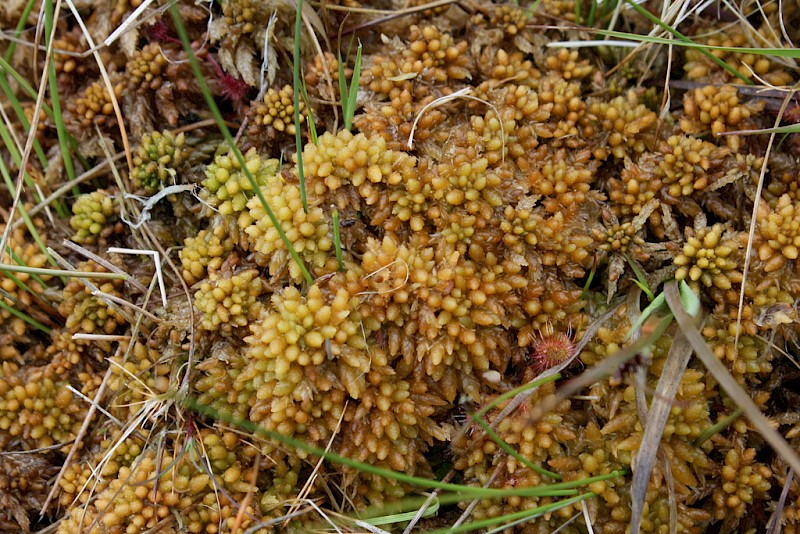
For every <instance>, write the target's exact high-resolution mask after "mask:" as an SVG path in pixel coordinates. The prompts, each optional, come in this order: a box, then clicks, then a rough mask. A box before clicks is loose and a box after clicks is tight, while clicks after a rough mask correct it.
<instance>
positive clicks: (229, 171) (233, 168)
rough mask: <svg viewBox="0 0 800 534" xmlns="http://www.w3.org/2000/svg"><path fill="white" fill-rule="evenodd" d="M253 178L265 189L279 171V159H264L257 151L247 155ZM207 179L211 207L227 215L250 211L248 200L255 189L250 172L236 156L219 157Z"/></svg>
mask: <svg viewBox="0 0 800 534" xmlns="http://www.w3.org/2000/svg"><path fill="white" fill-rule="evenodd" d="M243 156H244V160H245V165H247V170H248V171H249V172H250V175H251V176H252V177H253V178H254V179H255V183H256V186H261V185H263V184H265V183H267V181H268V180H269V179H270V178H272V177H274V176H275V175H276V173H277V172H278V160H276V159H267V160H264V159H262V158H261V156H259V155H258V152H256V150H255V148H251V149H250V150H248V151H247V153H246V154H244V155H243ZM205 174H206V179H205V180H203V187H204V188H205V191H204V193H205V195H206V198H207V199H208V202H209V204H211V206H213V207H214V208H216V209H217V210H218V211H219V213H221V214H223V215H236V216H238V215H239V214H240V213H242V212H244V211H246V208H247V201H248V199H250V197H253V196H255V189H254V187H253V184H252V183H251V182H250V179H249V178H248V177H247V173H246V172H245V171H244V170H243V169H242V167H241V165H240V164H239V159H238V158H236V157H235V156H234V155H233V154H219V155H217V156H216V157H215V158H214V163H211V164H210V165H209V166H208V167H207V168H206V171H205Z"/></svg>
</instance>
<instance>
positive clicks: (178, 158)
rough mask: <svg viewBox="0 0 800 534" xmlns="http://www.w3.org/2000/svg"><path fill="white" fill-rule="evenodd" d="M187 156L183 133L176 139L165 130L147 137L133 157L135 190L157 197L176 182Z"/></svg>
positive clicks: (143, 137)
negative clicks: (162, 189)
mask: <svg viewBox="0 0 800 534" xmlns="http://www.w3.org/2000/svg"><path fill="white" fill-rule="evenodd" d="M188 153H189V149H188V147H187V146H186V135H185V134H184V133H179V134H178V135H174V134H173V133H172V132H171V131H169V130H164V131H163V132H158V131H153V132H150V133H147V134H144V135H143V136H142V142H141V144H140V145H139V147H138V148H137V149H136V154H135V155H134V156H133V165H134V168H133V172H132V173H131V181H132V183H133V186H134V187H135V188H136V189H143V190H144V191H145V192H146V193H148V194H153V193H156V192H157V191H159V190H160V189H161V188H162V187H163V186H164V185H165V184H168V183H169V181H170V178H172V179H173V181H175V174H176V172H175V171H176V169H177V168H178V167H179V166H180V165H181V164H182V163H183V162H184V160H185V159H186V157H187V155H188Z"/></svg>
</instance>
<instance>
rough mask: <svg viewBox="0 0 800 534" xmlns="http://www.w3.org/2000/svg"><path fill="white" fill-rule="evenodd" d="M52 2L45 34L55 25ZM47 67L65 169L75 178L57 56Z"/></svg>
mask: <svg viewBox="0 0 800 534" xmlns="http://www.w3.org/2000/svg"><path fill="white" fill-rule="evenodd" d="M52 3H53V0H46V1H45V6H46V11H45V18H44V27H45V35H50V31H51V28H52V26H53V12H52V10H51V9H50V7H52ZM48 6H49V7H48ZM47 68H48V69H49V71H50V74H49V75H48V77H47V81H48V82H49V84H50V103H51V106H52V107H53V120H54V122H55V123H56V132H57V133H58V145H59V147H61V158H62V159H63V160H64V169H65V170H66V171H67V177H69V179H70V180H74V179H75V166H74V165H73V164H72V158H71V157H70V153H69V147H68V144H69V142H68V140H67V137H68V136H69V134H68V133H67V128H66V127H65V126H64V116H63V115H62V114H61V99H60V98H59V96H58V78H57V76H56V62H55V58H52V57H51V58H50V64H49V65H48V66H47Z"/></svg>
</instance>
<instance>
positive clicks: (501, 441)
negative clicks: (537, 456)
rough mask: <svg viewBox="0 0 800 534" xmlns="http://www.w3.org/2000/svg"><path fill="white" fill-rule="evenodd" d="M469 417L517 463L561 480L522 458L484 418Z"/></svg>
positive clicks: (472, 415) (558, 476)
mask: <svg viewBox="0 0 800 534" xmlns="http://www.w3.org/2000/svg"><path fill="white" fill-rule="evenodd" d="M469 416H470V417H471V418H472V420H473V421H475V422H476V423H477V424H478V426H480V427H481V428H482V429H483V431H484V432H486V435H487V436H489V437H490V438H491V439H492V441H494V442H495V443H497V445H498V446H499V447H500V448H501V449H503V450H504V451H506V453H508V454H510V455H511V456H513V457H514V458H516V459H517V461H519V462H521V463H522V464H523V465H525V467H527V468H528V469H530V470H531V471H534V472H536V473H539V474H540V475H544V476H546V477H550V478H554V479H556V480H561V475H559V474H558V473H553V472H552V471H548V470H547V469H545V468H544V467H540V466H538V465H536V464H535V463H533V462H531V461H530V460H528V459H527V458H525V457H524V456H522V455H521V454H520V453H518V452H517V451H515V450H514V448H513V447H512V446H511V445H509V444H508V443H506V442H505V440H504V439H503V438H501V437H500V436H499V435H498V434H497V432H495V431H494V430H492V428H491V427H490V426H489V423H487V422H486V421H484V420H483V418H481V417H480V416H478V415H475V414H470V415H469Z"/></svg>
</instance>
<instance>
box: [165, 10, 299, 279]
mask: <svg viewBox="0 0 800 534" xmlns="http://www.w3.org/2000/svg"><path fill="white" fill-rule="evenodd" d="M169 13H170V15H171V16H172V21H173V23H174V24H175V31H176V32H177V33H178V37H179V38H180V40H181V43H182V44H183V49H184V50H185V51H186V54H187V55H188V56H189V63H190V65H191V67H192V72H193V73H194V76H195V79H196V80H197V83H198V85H199V86H200V90H201V92H202V93H203V98H204V99H205V101H206V104H207V105H208V109H209V110H210V111H211V114H212V115H213V116H214V120H215V121H216V123H217V127H218V128H219V130H220V132H222V136H223V137H224V138H225V141H226V142H227V143H228V146H229V147H230V150H231V152H232V153H233V156H234V157H235V158H236V161H237V162H238V163H239V165H240V166H241V167H242V171H243V172H244V173H245V176H247V181H249V182H250V185H251V186H252V188H253V190H254V191H255V194H256V196H257V197H258V200H259V201H260V202H261V205H262V206H263V207H264V211H265V212H266V213H267V216H268V217H269V219H270V221H271V222H272V225H273V226H274V227H275V230H277V232H278V235H279V236H280V238H281V240H282V241H283V244H284V245H285V246H286V249H287V250H288V251H289V254H290V255H291V256H292V259H293V260H294V262H295V263H296V264H297V267H298V268H299V269H300V272H301V273H302V274H303V278H304V279H305V281H306V283H307V284H308V285H312V284H313V283H314V279H313V278H312V277H311V274H310V273H309V272H308V269H307V268H306V266H305V264H304V263H303V260H302V259H301V258H300V255H299V254H298V253H297V250H296V249H295V248H294V245H292V242H291V241H289V238H288V237H287V236H286V232H284V230H283V227H282V226H281V223H280V221H279V220H278V218H277V217H276V216H275V212H274V211H272V208H271V207H270V205H269V203H268V202H267V199H266V198H264V193H262V192H261V188H260V187H259V186H258V183H257V182H256V179H255V177H254V176H253V173H251V172H250V170H249V169H248V168H247V165H246V162H245V160H244V156H242V151H241V150H239V147H237V146H236V142H235V141H234V139H233V136H232V135H231V132H230V130H229V129H228V126H227V125H226V124H225V119H223V117H222V113H220V111H219V107H217V103H216V102H215V101H214V97H213V96H212V95H211V90H210V89H209V88H208V84H207V83H206V80H205V78H204V77H203V73H202V71H201V70H200V64H199V63H198V61H197V56H196V55H195V53H194V50H192V45H191V43H190V42H189V34H188V33H187V32H186V26H185V25H184V24H183V19H182V18H181V15H180V13H179V12H178V7H177V5H175V4H171V5H170V7H169ZM295 107H296V106H295ZM298 168H302V165H298ZM301 187H302V186H301Z"/></svg>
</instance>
